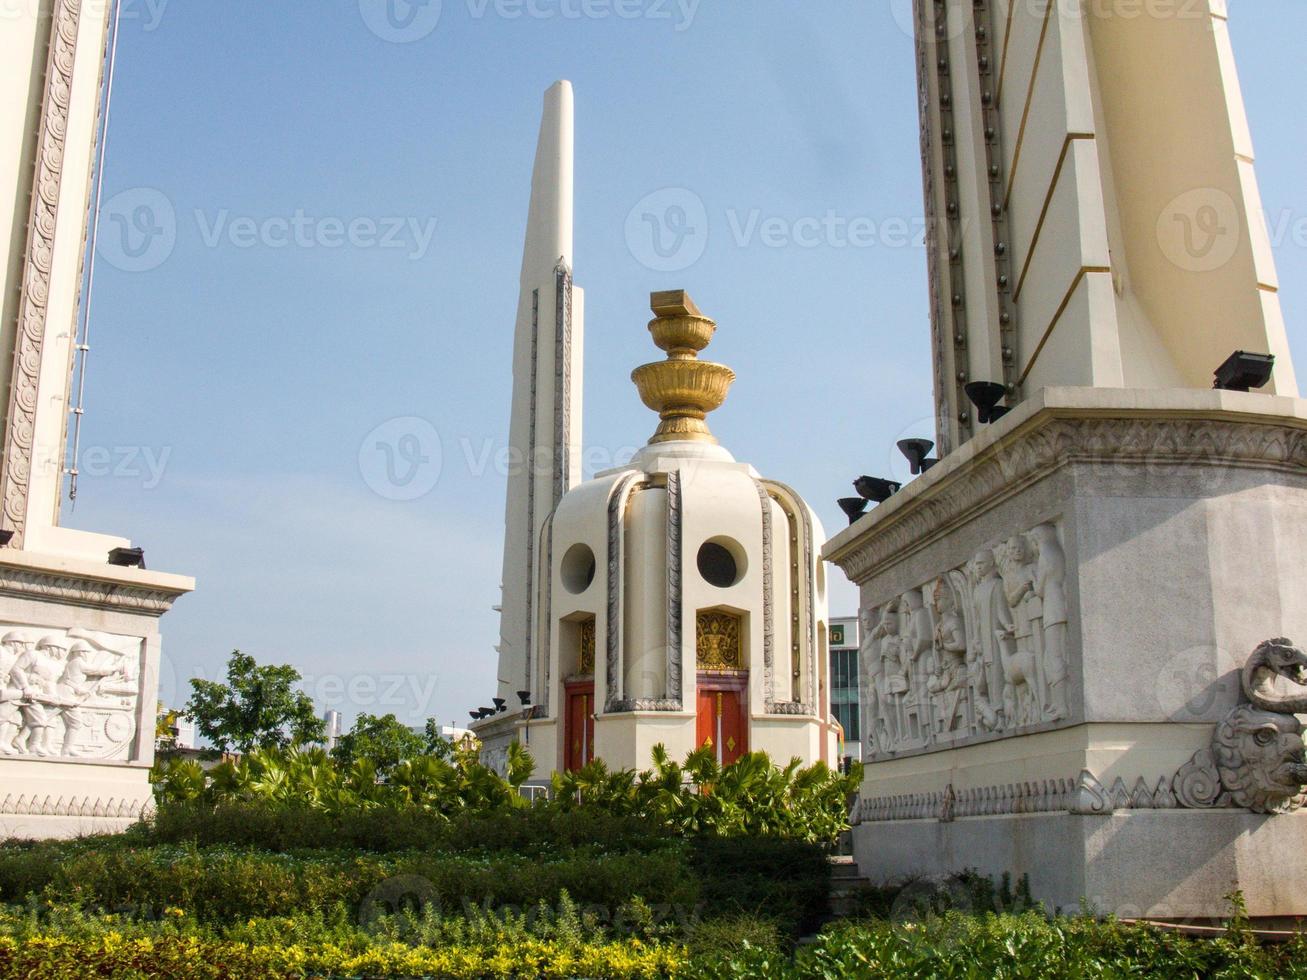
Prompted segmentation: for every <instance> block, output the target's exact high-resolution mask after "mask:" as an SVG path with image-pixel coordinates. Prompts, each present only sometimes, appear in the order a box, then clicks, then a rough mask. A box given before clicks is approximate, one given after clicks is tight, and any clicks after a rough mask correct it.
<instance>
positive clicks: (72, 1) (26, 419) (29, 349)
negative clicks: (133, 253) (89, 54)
mask: <svg viewBox="0 0 1307 980" xmlns="http://www.w3.org/2000/svg"><path fill="white" fill-rule="evenodd" d="M80 18H81V0H56V2H55V4H54V15H53V21H52V25H51V32H50V54H49V61H48V62H47V66H46V73H45V95H44V97H43V99H42V101H41V126H40V134H39V136H38V137H37V143H36V147H37V149H36V167H35V170H36V176H35V181H34V183H33V188H32V209H31V215H30V217H29V218H28V223H27V248H26V251H25V255H24V259H23V280H22V283H23V284H22V295H21V300H20V305H19V311H18V335H17V337H16V338H15V341H14V369H13V375H12V378H11V380H10V394H9V413H8V419H9V423H8V431H6V433H5V437H4V466H3V472H0V497H3V501H4V524H5V527H6V529H8V530H11V531H13V532H14V537H13V539H12V542H11V544H12V546H13V547H15V548H21V547H22V546H23V540H24V538H25V536H26V531H27V496H28V490H29V486H30V480H31V472H32V451H33V442H34V439H35V435H36V408H37V404H38V401H39V399H38V395H37V389H38V384H39V380H40V375H41V358H42V354H43V352H44V347H45V334H46V314H47V311H48V304H49V299H50V272H51V266H52V264H53V261H54V252H55V241H54V236H55V219H56V216H57V211H58V207H59V191H60V187H61V184H62V182H63V165H64V141H65V139H66V137H67V133H68V108H69V100H70V96H71V89H72V82H73V64H74V61H75V59H76V52H77V33H78V24H79V21H80Z"/></svg>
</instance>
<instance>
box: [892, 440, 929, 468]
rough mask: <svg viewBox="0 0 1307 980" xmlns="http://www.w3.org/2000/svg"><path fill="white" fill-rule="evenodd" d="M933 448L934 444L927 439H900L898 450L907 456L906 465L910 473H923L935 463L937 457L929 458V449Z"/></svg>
mask: <svg viewBox="0 0 1307 980" xmlns="http://www.w3.org/2000/svg"><path fill="white" fill-rule="evenodd" d="M934 448H935V444H934V443H933V442H931V441H930V440H929V439H900V440H899V452H901V453H902V454H903V455H904V456H906V457H907V460H908V466H909V468H910V469H911V470H912V475H913V476H916V475H917V474H918V473H925V472H926V470H928V469H930V468H931V467H932V466H934V465H935V464H936V463H938V462H939V460H937V459H930V458H928V457H929V456H930V451H931V450H932V449H934Z"/></svg>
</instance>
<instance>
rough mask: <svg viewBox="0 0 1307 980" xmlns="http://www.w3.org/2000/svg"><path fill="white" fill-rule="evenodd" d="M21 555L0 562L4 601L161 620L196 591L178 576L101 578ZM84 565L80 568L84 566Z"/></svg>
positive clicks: (130, 572)
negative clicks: (45, 603) (48, 603)
mask: <svg viewBox="0 0 1307 980" xmlns="http://www.w3.org/2000/svg"><path fill="white" fill-rule="evenodd" d="M24 559H25V556H22V553H21V552H16V553H15V559H14V560H9V559H7V558H4V559H0V596H12V597H14V598H19V599H37V600H46V601H55V602H66V603H69V604H70V605H77V606H90V607H92V608H95V609H109V610H115V611H120V612H140V613H148V614H149V615H152V616H161V615H163V614H164V613H165V612H167V611H168V610H169V609H171V608H172V604H173V603H174V602H176V601H177V599H178V598H179V597H181V596H183V595H185V594H186V593H187V592H190V591H191V590H192V589H193V588H194V587H195V583H194V582H193V581H192V580H190V579H186V578H183V577H181V576H176V575H160V574H156V573H149V572H136V571H135V570H133V569H114V572H121V573H122V574H121V575H113V574H109V573H108V570H107V569H108V566H106V567H105V568H106V571H105V573H103V574H100V573H99V570H98V567H97V570H96V572H95V573H90V572H88V571H85V570H83V569H81V568H77V569H74V568H73V567H72V565H71V563H69V564H68V565H66V566H65V567H57V566H56V565H55V564H54V563H50V564H44V563H38V562H36V561H35V560H33V561H27V560H24ZM79 564H80V563H79Z"/></svg>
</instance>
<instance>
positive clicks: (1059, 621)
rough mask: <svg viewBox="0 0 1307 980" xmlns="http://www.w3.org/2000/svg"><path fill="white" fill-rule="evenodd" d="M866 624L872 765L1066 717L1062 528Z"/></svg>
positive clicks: (892, 604)
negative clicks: (882, 757) (877, 758)
mask: <svg viewBox="0 0 1307 980" xmlns="http://www.w3.org/2000/svg"><path fill="white" fill-rule="evenodd" d="M861 618H862V636H863V639H862V647H861V663H862V673H863V684H864V686H865V692H864V698H863V704H864V706H865V709H864V710H865V711H866V713H867V718H866V731H867V736H866V737H867V750H868V757H869V758H870V757H875V756H878V755H887V754H890V753H894V752H899V751H905V750H916V749H929V748H934V747H944V746H951V745H956V744H958V743H960V742H964V741H966V740H967V739H969V738H972V737H977V736H981V735H988V734H990V733H994V732H1000V733H1016V732H1018V731H1021V730H1023V729H1029V728H1030V727H1032V726H1039V725H1046V724H1049V723H1052V722H1057V721H1060V720H1062V719H1064V718H1066V717H1067V716H1068V715H1069V708H1068V704H1067V690H1066V687H1067V601H1066V557H1065V555H1064V553H1063V550H1062V545H1061V542H1060V539H1059V537H1058V530H1057V528H1056V526H1054V525H1053V524H1041V525H1040V526H1038V527H1036V528H1034V529H1032V530H1031V531H1028V532H1026V533H1025V534H1018V535H1014V536H1012V537H1010V538H1008V539H1007V540H1005V541H1002V542H999V543H998V544H996V545H994V546H992V547H988V548H983V549H981V551H979V552H978V553H977V554H976V555H975V556H974V557H973V558H972V559H971V560H970V561H969V562H967V564H966V565H964V566H963V567H962V568H956V569H952V570H950V571H948V572H946V573H945V574H943V575H940V576H939V577H938V578H936V579H934V580H932V581H930V582H928V583H926V584H925V585H924V586H922V587H920V588H915V589H909V590H908V591H906V592H904V593H902V594H901V595H899V596H897V597H895V598H894V599H892V600H890V601H889V602H887V603H885V604H884V605H882V606H880V607H878V608H874V609H864V610H863V611H862V614H861Z"/></svg>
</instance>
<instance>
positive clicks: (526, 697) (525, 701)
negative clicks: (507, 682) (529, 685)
mask: <svg viewBox="0 0 1307 980" xmlns="http://www.w3.org/2000/svg"><path fill="white" fill-rule="evenodd" d="M517 699H518V700H519V701H521V702H522V707H524V708H527V707H530V705H531V692H530V691H518V692H517Z"/></svg>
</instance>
